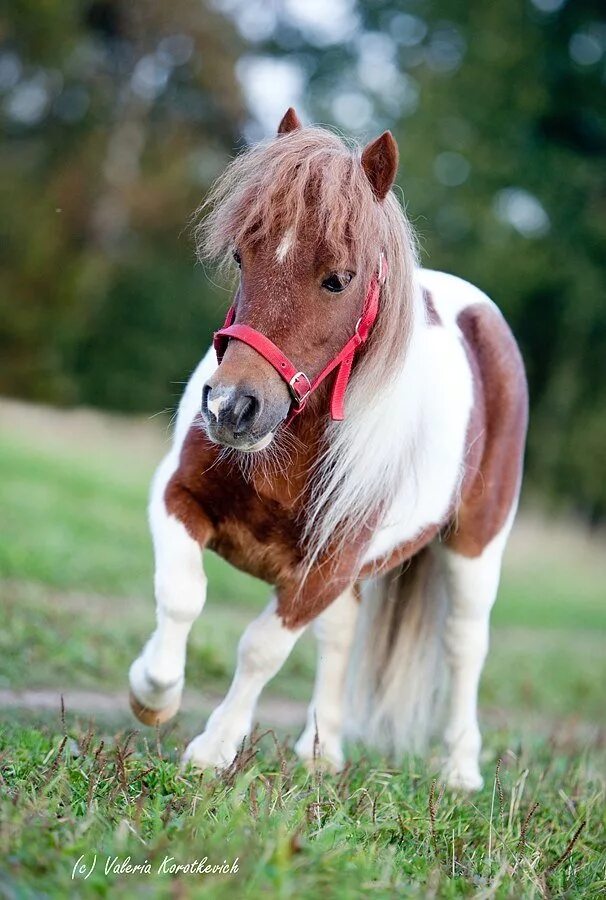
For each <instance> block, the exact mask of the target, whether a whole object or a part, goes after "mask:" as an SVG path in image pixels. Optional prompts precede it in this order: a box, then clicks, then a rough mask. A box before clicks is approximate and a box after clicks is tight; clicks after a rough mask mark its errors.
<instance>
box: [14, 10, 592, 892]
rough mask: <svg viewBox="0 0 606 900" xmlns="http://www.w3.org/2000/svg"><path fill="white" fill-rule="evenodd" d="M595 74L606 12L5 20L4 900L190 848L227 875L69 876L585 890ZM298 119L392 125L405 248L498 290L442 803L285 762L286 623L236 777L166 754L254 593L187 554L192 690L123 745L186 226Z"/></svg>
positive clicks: (297, 660) (149, 599)
mask: <svg viewBox="0 0 606 900" xmlns="http://www.w3.org/2000/svg"><path fill="white" fill-rule="evenodd" d="M605 80H606V7H605V6H604V0H171V2H166V0H136V2H134V0H10V2H9V3H7V4H4V5H3V7H2V10H1V11H0V120H1V124H2V136H1V142H0V186H1V190H0V621H1V627H0V822H1V827H0V894H2V888H3V887H4V889H5V892H6V891H8V894H7V896H9V895H10V896H22V895H23V896H24V894H23V891H24V890H26V888H27V889H31V891H33V893H32V896H33V895H36V896H40V895H42V894H44V896H51V897H55V896H57V897H64V896H68V895H69V896H71V895H73V894H74V890H76V891H77V892H78V891H80V887H77V888H75V887H74V882H73V881H72V871H73V866H74V863H75V861H76V860H77V859H78V858H79V857H80V856H81V854H83V853H84V854H85V853H89V851H90V850H91V848H95V852H97V851H98V852H99V853H100V854H101V855H103V854H107V855H108V856H110V857H111V856H113V855H118V856H119V857H122V856H126V855H129V856H130V855H132V859H133V861H134V862H142V861H143V854H145V856H146V857H149V859H150V860H152V859H154V860H156V862H157V863H158V864H159V863H160V862H161V860H162V858H163V855H164V854H165V853H166V852H167V851H168V852H170V853H172V854H174V855H175V857H176V859H177V860H178V861H179V862H186V861H188V860H189V859H190V858H191V857H192V853H198V855H203V854H200V853H199V850H200V848H201V847H202V848H203V853H204V854H205V853H208V856H209V859H211V860H212V861H215V860H222V859H223V858H224V857H229V858H233V857H235V856H239V857H240V860H241V866H242V876H241V879H242V880H241V883H239V885H238V887H237V888H235V894H234V885H233V884H232V883H227V882H225V885H224V887H223V888H220V886H218V885H216V884H212V883H210V882H209V883H208V884H207V883H206V882H204V883H202V882H196V884H195V885H193V886H192V881H191V878H189V876H188V877H187V879H186V880H184V881H182V882H180V883H177V882H175V883H174V884H173V883H172V882H171V884H170V885H169V884H168V883H167V882H166V880H165V879H164V880H163V879H162V878H160V877H158V878H157V879H156V880H155V881H153V882H152V881H151V880H150V881H148V882H146V883H145V884H143V883H140V881H137V882H136V883H135V882H134V881H133V880H132V879H130V880H129V878H128V877H127V876H124V877H121V876H115V877H110V878H109V879H108V878H106V877H105V876H104V874H103V872H102V871H99V872H98V874H97V876H96V880H95V879H94V878H93V879H91V880H90V881H89V882H87V884H88V885H90V887H89V889H88V890H89V893H90V891H92V892H93V893H95V891H96V894H95V895H99V896H105V895H106V894H107V891H108V889H109V887H110V886H111V888H112V890H113V891H114V893H113V894H112V896H114V895H115V896H124V897H128V898H130V897H133V896H135V895H138V894H139V893H140V892H141V888H143V889H146V890H148V892H149V895H150V897H162V898H164V897H166V896H167V895H168V893H170V894H171V896H172V895H174V896H179V897H181V896H183V897H188V896H195V897H201V896H205V897H206V896H209V897H213V898H215V897H217V898H219V897H226V898H227V897H233V896H235V895H242V896H243V895H244V893H246V896H250V897H257V896H259V897H260V896H263V897H267V896H280V897H286V896H294V897H306V896H309V897H318V896H323V897H326V898H330V897H339V900H342V898H344V897H348V898H349V897H352V898H353V897H359V896H361V894H360V891H361V892H362V893H363V894H364V895H366V894H367V893H368V890H369V889H372V890H373V894H374V895H376V896H377V897H393V896H395V895H396V893H397V894H398V895H402V896H404V895H406V896H409V895H411V896H412V895H414V896H429V895H431V896H448V897H454V896H465V897H468V896H472V895H473V896H477V897H479V896H489V895H493V894H494V893H495V892H497V893H499V895H501V894H502V895H503V896H505V894H506V895H507V896H528V897H530V896H541V897H549V896H553V897H555V896H558V897H559V896H571V897H572V896H575V897H576V896H579V897H580V896H583V897H589V896H597V894H600V895H602V894H603V889H604V880H603V879H604V870H603V862H604V843H603V836H604V831H603V808H604V779H603V773H604V772H605V771H606V765H605V764H606V653H604V647H605V646H606V603H605V600H606V530H605V524H604V519H605V517H606V297H605V290H604V289H605V280H606V279H605V276H606V104H605V102H604V86H605ZM291 104H292V105H294V106H295V107H296V108H297V110H298V111H299V114H300V116H301V118H302V119H303V120H305V121H308V122H321V123H325V124H327V125H330V126H331V127H336V128H338V129H340V130H342V131H343V132H344V133H345V134H348V135H351V134H353V135H355V136H356V137H358V138H359V139H360V140H361V141H366V140H369V139H372V138H374V137H375V136H376V135H378V134H379V133H380V132H381V131H382V130H383V129H385V128H390V129H391V130H392V131H393V133H394V134H395V135H396V137H397V139H398V142H399V146H400V153H401V166H400V171H399V179H398V182H399V186H398V191H399V192H400V193H401V197H402V199H403V202H405V204H406V207H407V210H408V214H409V216H410V218H411V219H412V221H413V223H414V225H415V227H416V230H417V233H418V235H419V241H420V246H421V252H422V262H423V264H424V265H426V266H429V267H432V268H437V269H445V270H447V271H450V272H453V273H455V274H457V275H460V276H463V277H464V278H467V279H469V280H471V281H472V282H474V283H475V284H477V285H478V286H479V287H480V288H482V289H483V290H485V291H486V292H487V293H488V294H490V295H492V297H493V298H494V299H495V300H496V301H497V303H498V304H499V306H500V307H501V308H502V309H503V311H504V313H505V315H506V316H507V318H508V320H509V321H510V323H511V325H512V327H513V330H514V332H515V334H516V336H517V338H518V340H519V342H520V345H521V348H522V351H523V354H524V359H525V361H526V366H527V370H528V376H529V381H530V393H531V426H530V435H529V446H528V457H527V471H526V480H525V484H524V494H523V502H522V506H521V511H520V513H519V515H518V518H517V521H516V525H515V528H514V531H513V534H512V537H511V540H510V543H509V546H508V549H507V554H506V558H505V565H504V573H503V578H502V583H501V589H500V594H499V598H498V601H497V604H496V606H495V609H494V612H493V617H492V630H491V650H490V654H489V657H488V660H487V664H486V668H485V672H484V675H483V679H482V684H481V692H480V721H481V726H482V731H483V734H484V746H483V751H482V757H481V764H482V770H483V773H484V775H485V778H486V787H485V789H484V791H483V792H482V793H480V794H479V795H474V797H473V798H469V799H463V798H448V797H447V796H445V797H444V798H442V794H441V793H440V794H439V796H437V795H436V794H437V792H436V793H434V788H433V787H432V782H433V779H434V777H435V773H436V771H437V762H436V759H437V758H436V756H435V755H433V756H430V758H429V761H428V762H424V761H421V760H415V759H407V760H398V761H396V767H395V768H394V765H393V763H392V762H391V761H388V760H385V759H384V758H383V757H381V756H380V755H378V754H374V755H373V754H372V752H371V751H368V750H365V749H360V748H355V747H350V748H348V754H349V757H350V759H353V760H354V765H353V767H352V768H351V769H350V770H349V772H348V774H346V775H345V776H343V779H344V780H343V781H339V782H338V783H337V782H335V781H333V780H332V779H327V780H326V781H322V780H321V779H320V781H317V780H315V779H314V780H311V781H307V780H306V776H305V773H303V772H302V771H299V770H297V769H295V768H294V767H295V762H294V756H293V754H292V753H291V752H290V748H291V747H292V743H293V740H294V739H295V738H296V736H297V735H298V732H299V731H300V728H301V725H302V723H303V721H304V718H305V708H306V704H307V702H308V700H309V697H310V695H311V687H312V680H313V674H314V668H315V648H314V644H313V640H312V639H311V636H308V635H305V636H304V637H303V638H302V640H301V641H300V642H299V643H298V645H297V647H296V648H295V651H294V652H293V654H292V655H291V657H290V659H289V660H288V662H287V664H286V665H285V666H284V669H283V671H281V672H280V673H279V675H278V676H277V677H276V679H274V680H273V681H272V682H271V684H270V685H269V686H268V688H267V690H266V691H265V692H264V697H263V700H262V702H261V704H260V707H259V711H258V718H259V722H260V724H261V726H262V727H263V729H265V728H267V727H271V728H274V729H275V730H276V732H277V734H278V736H279V738H280V740H282V739H284V740H286V742H287V747H286V750H282V749H280V747H279V746H278V749H276V747H275V746H274V744H273V742H272V739H271V735H269V734H266V736H265V738H264V739H263V740H262V741H261V750H260V755H259V756H258V757H257V762H256V763H255V764H253V766H252V767H251V768H250V769H248V770H247V772H246V773H245V775H243V776H242V778H243V779H244V780H240V781H238V782H237V783H236V782H234V780H233V778H234V777H235V776H232V775H228V776H226V780H225V781H223V780H222V779H221V777H218V778H217V779H215V780H214V781H213V780H212V778H210V780H209V777H210V776H207V775H205V778H204V781H203V782H200V781H199V779H197V778H196V777H195V776H185V777H184V776H183V775H182V774H180V772H179V768H178V766H179V759H180V755H181V753H182V751H183V749H184V747H185V745H186V743H187V742H188V741H189V740H190V739H191V738H192V736H193V735H195V734H197V733H199V732H200V731H201V730H202V727H203V724H204V720H205V717H206V716H207V714H208V712H209V710H210V709H212V708H213V707H214V706H215V705H216V704H217V703H218V701H219V699H220V697H221V696H222V695H223V693H224V691H225V690H226V687H227V685H228V684H229V681H230V679H231V676H232V673H233V671H234V667H235V660H236V647H237V641H238V638H239V636H240V635H241V633H242V631H243V630H244V628H245V626H246V624H247V623H248V622H249V621H250V620H251V619H252V618H254V617H255V616H257V615H258V614H259V612H260V610H261V608H262V607H263V605H264V603H265V602H266V600H267V596H268V593H269V588H268V586H267V585H264V584H261V583H260V582H257V581H254V580H253V579H250V578H248V577H247V576H245V575H243V574H242V573H240V572H237V571H235V570H234V569H232V568H230V567H229V566H227V565H226V564H224V563H223V562H222V561H221V560H220V559H218V557H216V556H214V555H213V554H212V553H210V552H208V553H206V554H205V568H206V571H207V574H208V576H209V592H208V602H207V605H206V608H205V610H204V613H203V615H202V616H201V617H200V619H199V621H198V622H196V624H195V625H194V628H193V631H192V635H191V640H190V652H189V657H188V664H187V672H186V675H187V679H186V685H187V687H186V692H185V696H184V707H183V709H182V711H181V712H180V713H179V715H178V716H177V717H176V718H175V719H174V720H173V721H172V722H171V723H169V724H168V725H167V726H165V728H164V729H163V730H162V732H161V733H158V734H156V735H154V734H153V732H152V733H150V731H149V730H146V729H142V733H139V734H138V735H134V734H132V733H131V731H130V730H131V729H132V728H133V727H136V726H137V725H138V723H136V722H135V721H134V719H133V717H132V716H131V714H130V711H129V708H128V699H127V696H128V695H127V673H128V668H129V665H130V663H131V662H132V660H133V659H134V658H135V656H136V655H138V653H139V652H140V649H141V646H142V644H143V642H144V641H145V640H146V639H147V638H148V636H149V634H150V633H151V631H152V629H153V624H154V601H153V591H152V583H153V582H152V578H153V563H152V555H151V545H150V539H149V535H148V531H147V525H146V514H145V508H146V499H147V492H148V485H149V481H150V478H151V475H152V472H153V470H154V467H155V466H156V465H157V463H158V461H159V460H160V458H161V457H162V455H163V454H164V453H165V452H166V450H167V448H168V446H169V441H170V418H171V414H172V412H173V411H174V409H175V407H176V404H177V403H178V400H179V396H180V394H181V392H182V389H183V384H184V382H185V381H186V380H187V378H188V376H189V374H190V372H191V370H192V369H193V367H194V366H195V364H196V363H197V361H198V360H199V359H200V357H201V356H202V355H203V353H204V352H205V350H206V347H207V346H208V342H209V338H210V335H211V332H212V331H213V329H214V328H215V327H216V325H217V323H219V322H221V321H222V320H223V316H224V313H225V310H226V308H227V306H228V303H229V292H228V290H227V287H226V285H224V284H222V283H221V282H220V280H219V279H218V277H217V275H216V273H215V272H213V271H212V270H211V269H210V268H209V269H207V270H205V269H204V268H203V267H202V266H200V265H199V264H197V263H196V261H195V255H194V247H193V239H192V233H191V224H190V223H191V215H192V212H193V211H194V210H195V209H196V207H197V206H198V205H199V203H200V201H201V200H202V198H203V197H204V195H205V193H206V191H207V189H208V187H209V185H210V184H211V183H212V181H213V179H214V178H215V176H216V175H217V174H218V173H219V172H221V170H222V169H223V167H224V166H225V164H226V163H227V161H228V160H229V159H231V158H232V157H233V156H234V155H235V154H236V153H237V152H238V151H239V150H240V149H241V148H242V147H243V146H245V145H246V143H247V142H252V141H255V140H257V139H258V138H262V137H264V136H267V135H271V134H272V133H273V132H274V131H275V129H276V126H277V124H278V122H279V120H280V118H281V116H282V115H283V113H284V111H285V110H286V108H287V107H288V106H289V105H291ZM404 689H405V686H403V690H404ZM61 698H62V699H61ZM125 732H128V734H125ZM103 748H104V749H103ZM362 754H365V755H366V761H364V758H362V759H360V757H361V755H362ZM499 771H500V780H497V779H498V775H497V773H498V772H499ZM352 778H353V780H351V779H352ZM230 785H231V786H230ZM247 785H248V788H247V787H246V786H247ZM280 785H281V786H282V787H280ZM274 787H275V793H274ZM247 791H248V792H247ZM432 797H433V800H432ZM364 798H366V800H365V799H364ZM432 804H433V805H432ZM436 809H437V812H436ZM507 810H509V812H507ZM583 823H585V824H584V825H583ZM600 823H601V824H600ZM583 827H584V830H583V832H582V833H581V832H580V830H579V829H582V828H583ZM455 834H456V835H457V837H456V839H455ZM575 835H576V838H575ZM573 845H574V847H573ZM244 884H246V885H247V890H246V891H244V889H243V885H244ZM482 886H484V887H482ZM396 888H397V889H396ZM82 890H84V887H82ZM31 891H30V893H31ZM116 891H118V893H116ZM238 891H239V894H238ZM596 892H597V893H596ZM26 893H27V891H26ZM28 896H29V894H28ZM91 896H92V894H91Z"/></svg>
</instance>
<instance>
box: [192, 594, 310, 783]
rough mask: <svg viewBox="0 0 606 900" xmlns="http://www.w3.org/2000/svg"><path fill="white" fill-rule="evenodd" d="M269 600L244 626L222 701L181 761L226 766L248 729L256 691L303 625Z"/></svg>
mask: <svg viewBox="0 0 606 900" xmlns="http://www.w3.org/2000/svg"><path fill="white" fill-rule="evenodd" d="M276 610H277V604H276V601H275V600H272V601H271V602H270V603H269V605H268V606H267V607H266V608H265V610H264V611H263V612H262V613H261V615H260V616H259V617H258V618H257V619H255V620H254V621H253V622H251V623H250V625H249V626H248V627H247V628H246V630H245V632H244V634H243V635H242V637H241V639H240V643H239V645H238V665H237V668H236V673H235V675H234V678H233V681H232V684H231V687H230V689H229V691H228V693H227V696H226V697H225V699H224V700H223V702H222V703H221V704H220V705H219V706H218V707H217V708H216V709H215V710H214V712H213V713H212V715H211V716H210V718H209V720H208V722H207V723H206V728H205V730H204V732H203V733H202V734H199V735H198V736H197V737H195V738H194V739H193V741H191V743H190V744H189V746H188V747H187V748H186V750H185V754H184V757H183V762H184V763H188V762H189V763H191V764H192V765H194V766H196V767H197V768H200V769H215V768H225V767H226V766H229V765H230V764H231V762H232V761H233V759H234V757H235V756H236V754H237V752H238V749H239V747H240V744H241V743H242V741H243V740H244V738H245V737H246V736H247V735H248V734H249V733H250V730H251V727H252V721H253V715H254V711H255V707H256V704H257V700H258V698H259V694H260V693H261V691H262V690H263V688H264V687H265V685H266V684H267V682H268V681H269V680H270V678H273V676H274V675H275V674H276V673H277V672H278V671H279V669H280V668H281V667H282V665H283V663H284V662H285V660H286V658H287V657H288V654H289V653H290V651H291V650H292V648H293V647H294V645H295V643H296V641H297V639H298V637H299V636H300V635H301V634H302V633H303V631H304V630H305V627H300V628H299V627H297V628H289V627H287V626H286V625H284V623H283V622H282V619H281V618H280V616H279V615H278V613H277V611H276Z"/></svg>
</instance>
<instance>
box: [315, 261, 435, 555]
mask: <svg viewBox="0 0 606 900" xmlns="http://www.w3.org/2000/svg"><path fill="white" fill-rule="evenodd" d="M403 302H408V303H410V304H411V307H412V308H411V310H410V317H409V328H410V331H409V339H408V342H407V344H406V346H405V349H404V351H403V353H402V359H401V360H397V361H396V365H395V366H394V367H393V368H392V370H391V374H387V375H386V376H385V378H384V380H383V382H382V383H380V382H376V383H372V384H371V383H369V382H368V378H367V375H366V371H365V367H364V365H359V366H357V367H356V369H355V371H354V373H353V375H352V380H351V382H350V386H349V389H348V396H347V397H346V401H345V413H346V416H345V420H344V421H343V422H328V423H327V425H326V428H325V432H324V434H325V440H326V445H325V447H326V449H325V450H324V451H323V452H322V453H321V454H320V455H319V457H318V460H317V463H316V466H315V471H314V472H313V473H312V478H313V482H312V490H311V502H310V504H309V508H308V511H307V521H306V527H305V535H304V537H305V540H306V541H307V542H308V545H309V547H310V550H309V555H310V558H311V559H312V560H313V559H314V558H317V556H318V554H319V553H320V552H321V550H322V548H324V547H327V546H329V545H330V543H331V539H332V536H333V535H334V534H335V533H337V532H339V531H340V532H341V533H342V534H343V540H344V541H346V540H348V539H349V538H350V537H353V535H354V533H360V530H361V529H364V528H365V527H366V526H367V525H368V524H369V522H371V521H373V522H376V518H377V515H380V514H381V510H384V509H385V508H386V507H387V505H388V503H389V501H390V499H391V498H392V497H393V496H394V493H395V491H396V490H397V487H398V486H399V484H400V483H401V480H402V477H403V476H404V473H405V471H406V469H407V466H408V463H409V460H410V458H411V455H412V452H413V449H414V446H415V443H416V439H417V432H418V427H419V421H420V404H421V400H420V397H421V395H422V390H421V387H422V383H421V382H422V378H423V371H424V369H423V359H422V343H423V342H422V331H423V329H424V328H426V327H427V315H426V310H425V302H424V298H423V292H422V289H421V286H420V284H419V282H418V278H416V277H415V280H414V289H413V290H412V291H411V295H410V296H409V297H408V298H403ZM371 347H372V345H371ZM371 347H369V352H372V350H371Z"/></svg>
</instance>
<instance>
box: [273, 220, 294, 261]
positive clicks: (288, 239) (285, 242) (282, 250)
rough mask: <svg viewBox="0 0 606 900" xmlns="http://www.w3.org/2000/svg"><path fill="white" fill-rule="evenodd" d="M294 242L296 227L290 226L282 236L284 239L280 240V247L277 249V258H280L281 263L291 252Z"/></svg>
mask: <svg viewBox="0 0 606 900" xmlns="http://www.w3.org/2000/svg"><path fill="white" fill-rule="evenodd" d="M294 242H295V232H294V229H292V228H289V229H288V230H287V231H286V232H285V233H284V236H283V237H282V240H281V241H280V243H279V244H278V247H277V249H276V259H277V260H278V262H279V263H283V262H284V260H285V259H286V257H287V256H288V254H289V253H290V250H291V249H292V246H293V244H294Z"/></svg>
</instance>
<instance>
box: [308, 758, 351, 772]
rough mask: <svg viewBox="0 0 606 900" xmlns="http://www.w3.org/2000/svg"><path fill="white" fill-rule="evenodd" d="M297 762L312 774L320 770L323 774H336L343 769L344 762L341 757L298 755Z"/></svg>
mask: <svg viewBox="0 0 606 900" xmlns="http://www.w3.org/2000/svg"><path fill="white" fill-rule="evenodd" d="M299 762H300V763H301V765H303V766H305V768H306V769H307V771H308V772H310V773H311V774H312V775H313V774H316V773H319V772H322V773H323V774H324V775H338V774H339V772H341V771H342V770H343V767H344V765H345V763H344V762H343V760H342V759H336V758H334V757H329V756H316V757H315V758H314V757H309V756H300V757H299Z"/></svg>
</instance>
